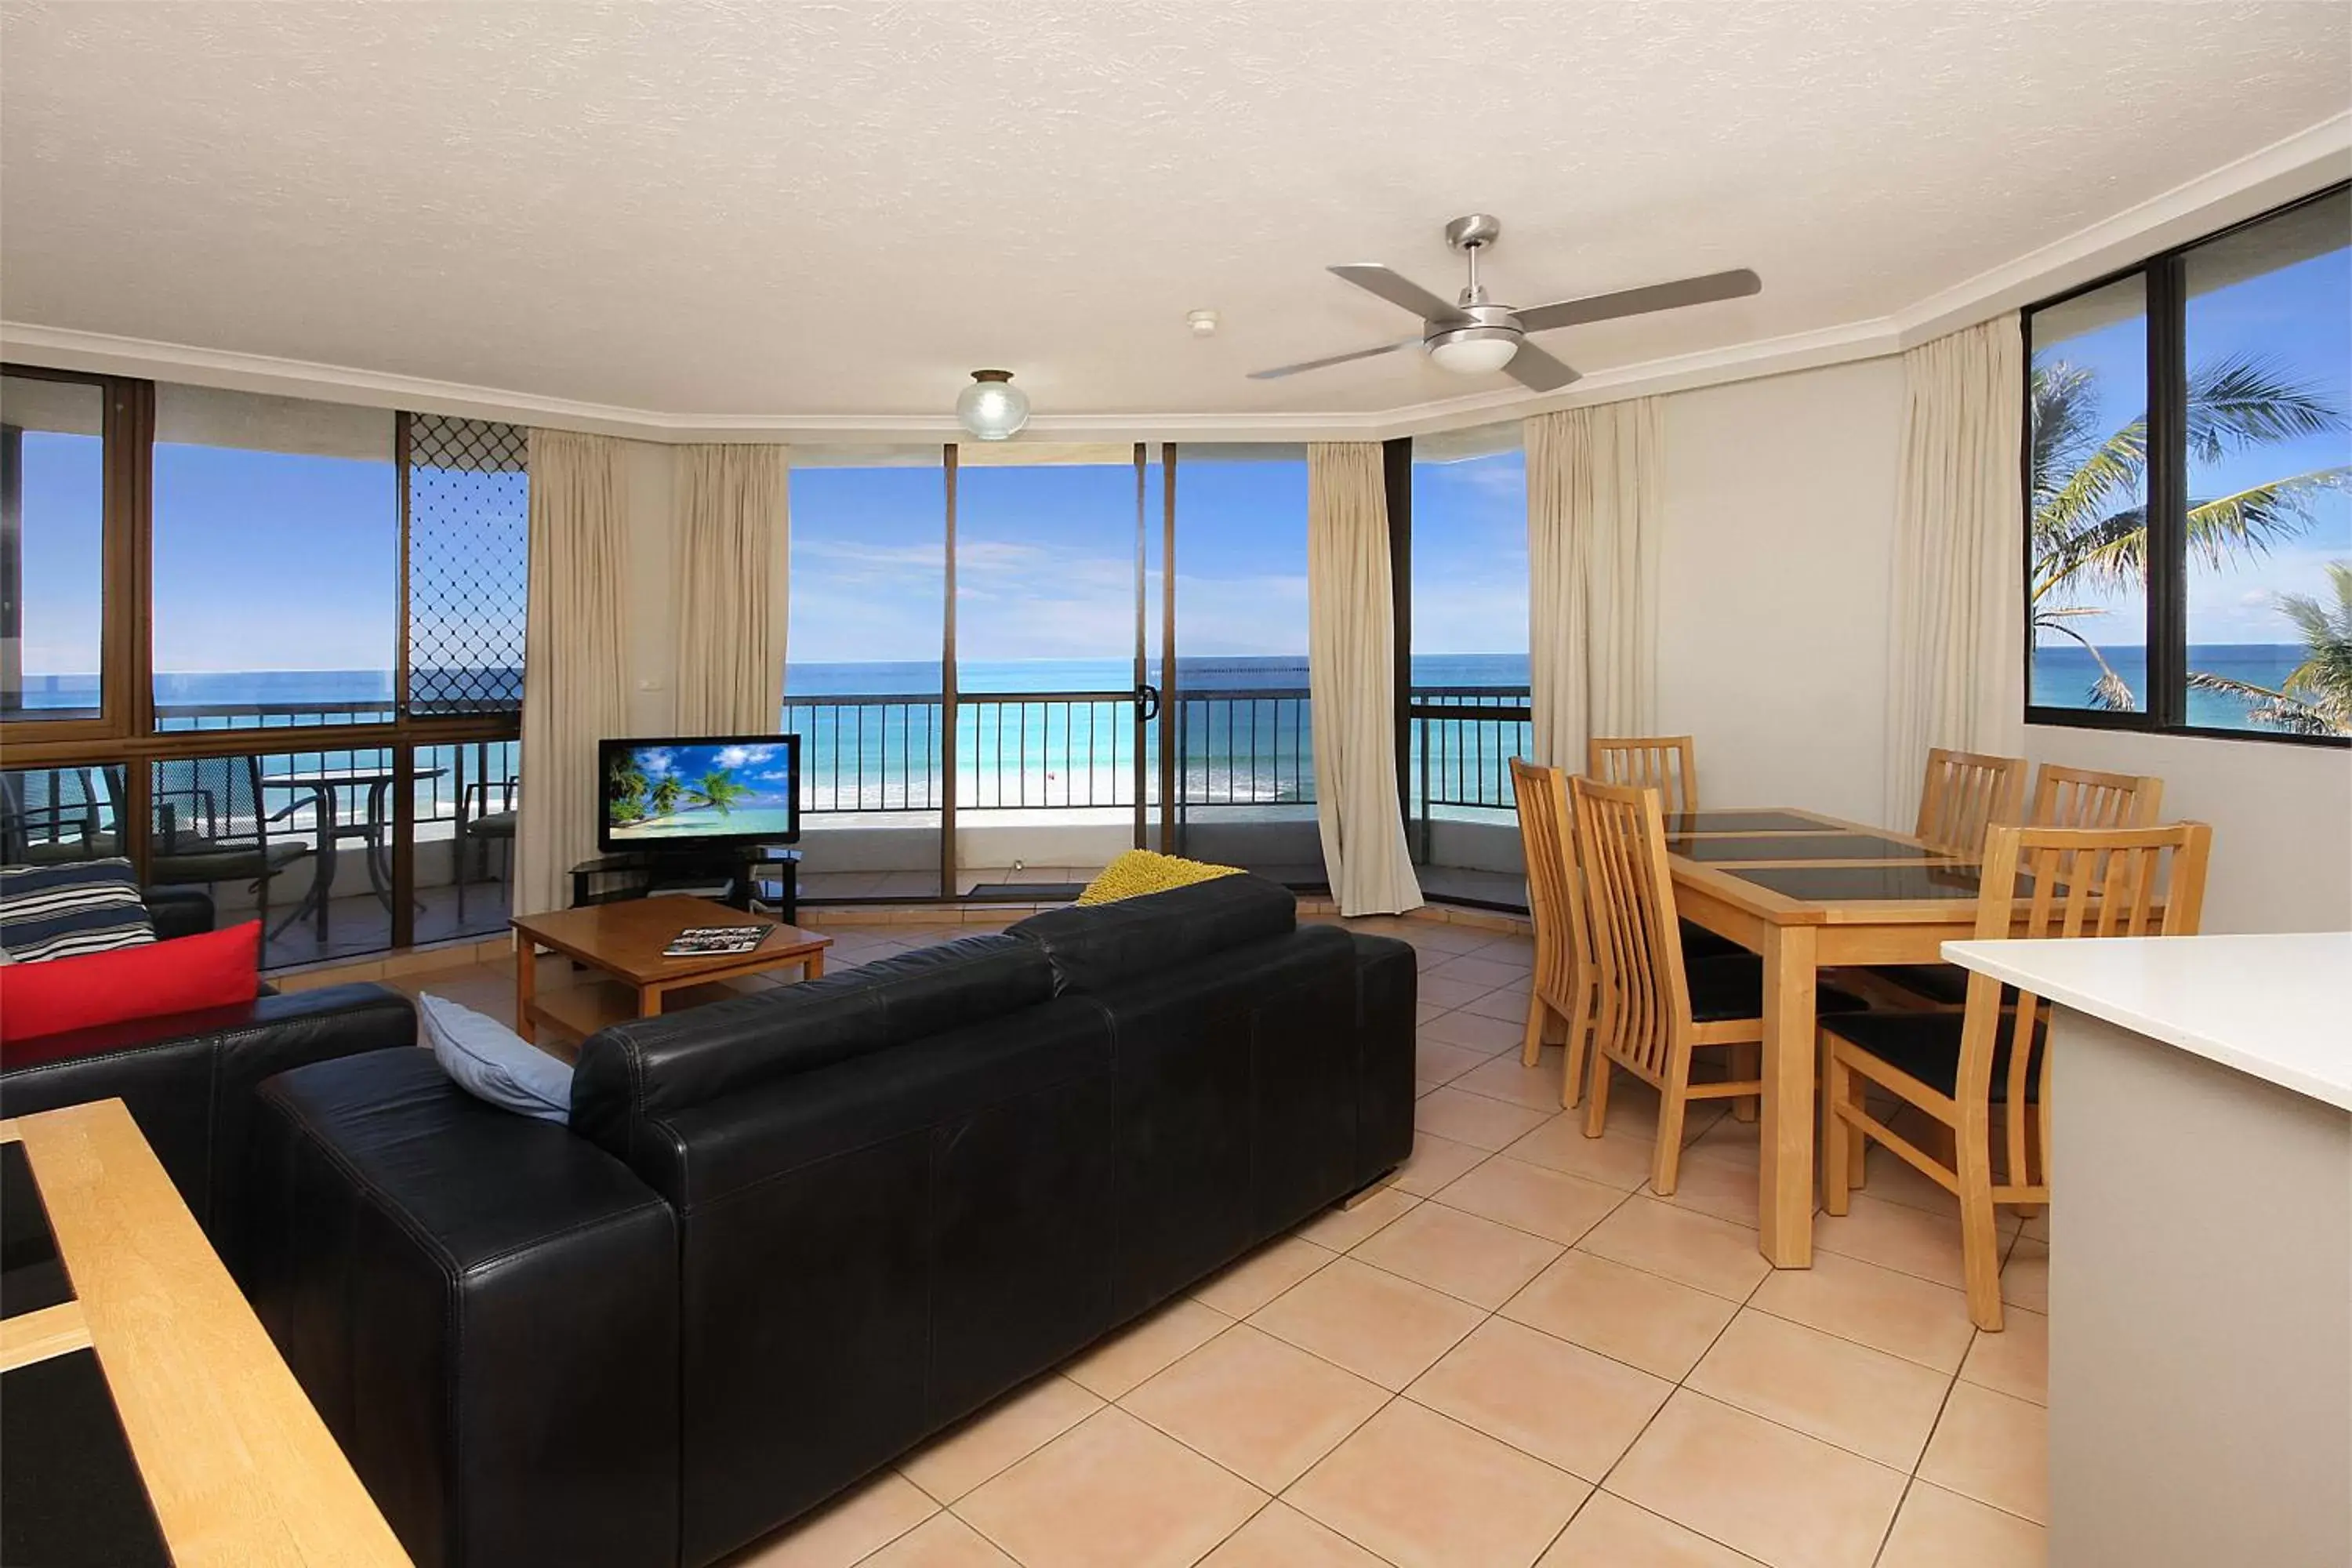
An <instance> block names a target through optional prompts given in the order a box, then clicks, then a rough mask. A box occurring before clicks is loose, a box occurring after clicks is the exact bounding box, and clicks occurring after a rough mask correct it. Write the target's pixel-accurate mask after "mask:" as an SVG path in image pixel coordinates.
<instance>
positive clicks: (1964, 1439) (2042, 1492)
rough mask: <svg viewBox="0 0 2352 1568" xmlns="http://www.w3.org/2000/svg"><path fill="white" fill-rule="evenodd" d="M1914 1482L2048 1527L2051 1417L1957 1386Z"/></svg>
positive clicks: (2004, 1397) (2022, 1403) (2025, 1403)
mask: <svg viewBox="0 0 2352 1568" xmlns="http://www.w3.org/2000/svg"><path fill="white" fill-rule="evenodd" d="M1919 1479H1921V1480H1924V1481H1932V1482H1934V1483H1935V1484H1936V1485H1937V1486H1939V1487H1942V1488H1943V1489H1945V1490H1946V1491H1954V1492H1958V1493H1959V1494H1960V1495H1961V1496H1963V1497H1969V1498H1974V1499H1975V1500H1977V1501H1979V1502H1981V1503H1989V1504H1990V1505H1991V1506H1992V1507H1994V1508H1997V1509H2000V1510H2001V1511H2002V1512H2004V1513H2013V1514H2017V1515H2019V1516H2020V1517H2021V1518H2024V1519H2030V1520H2032V1521H2034V1522H2035V1523H2037V1524H2047V1523H2048V1522H2050V1413H2049V1412H2048V1411H2047V1410H2045V1409H2043V1408H2042V1406H2041V1405H2036V1404H2034V1403H2032V1401H2031V1400H2025V1399H2012V1398H2011V1397H2010V1396H2009V1395H2008V1394H1996V1393H1994V1392H1993V1391H1992V1390H1991V1389H1990V1388H1979V1387H1978V1386H1977V1385H1976V1384H1973V1383H1956V1384H1953V1385H1952V1393H1951V1397H1950V1398H1948V1399H1947V1400H1946V1401H1945V1402H1944V1415H1943V1418H1942V1419H1941V1420H1939V1421H1937V1423H1936V1435H1935V1436H1933V1437H1931V1438H1929V1439H1928V1441H1927V1455H1926V1457H1924V1458H1921V1459H1920V1461H1919Z"/></svg>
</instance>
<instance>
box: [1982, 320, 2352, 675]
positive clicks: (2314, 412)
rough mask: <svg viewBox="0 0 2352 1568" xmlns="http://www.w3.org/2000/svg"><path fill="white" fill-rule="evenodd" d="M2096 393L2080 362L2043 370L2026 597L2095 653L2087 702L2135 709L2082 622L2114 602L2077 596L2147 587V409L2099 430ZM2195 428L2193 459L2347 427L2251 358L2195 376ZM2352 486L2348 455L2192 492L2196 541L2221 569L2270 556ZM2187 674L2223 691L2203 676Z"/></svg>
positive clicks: (2036, 406) (2038, 625) (2043, 623)
mask: <svg viewBox="0 0 2352 1568" xmlns="http://www.w3.org/2000/svg"><path fill="white" fill-rule="evenodd" d="M2097 394H2098V377H2097V375H2096V374H2095V373H2094V372H2092V371H2090V370H2088V369H2085V368H2084V367H2082V366H2080V365H2074V364H2069V363H2065V362H2064V361H2063V360H2062V361H2054V362H2052V363H2046V364H2036V365H2035V366H2034V367H2033V373H2032V387H2031V392H2030V396H2031V399H2032V408H2031V410H2030V412H2031V416H2032V424H2031V426H2030V430H2031V435H2030V441H2031V451H2030V463H2029V472H2030V479H2029V486H2030V495H2029V498H2028V499H2029V504H2030V505H2031V506H2032V512H2033V542H2032V555H2033V563H2032V577H2033V581H2032V589H2031V592H2030V595H2029V598H2030V605H2031V614H2032V624H2033V627H2034V629H2035V631H2037V632H2041V631H2050V632H2056V633H2058V634H2060V635H2062V636H2064V637H2072V638H2073V639H2074V641H2076V642H2078V643H2080V644H2082V645H2083V647H2084V648H2086V649H2088V650H2089V652H2090V655H2091V657H2092V658H2094V659H2095V660H2096V661H2097V662H2098V666H2099V675H2098V678H2097V679H2095V681H2094V682H2093V683H2092V687H2091V692H2090V699H2091V705H2092V706H2093V707H2095V708H2112V709H2129V708H2131V707H2133V706H2134V705H2135V704H2134V699H2133V697H2132V691H2131V688H2130V686H2129V685H2128V684H2127V683H2126V681H2125V680H2124V679H2123V678H2122V677H2121V676H2119V675H2117V674H2116V671H2115V668H2114V667H2112V666H2111V665H2109V664H2108V663H2107V661H2106V658H2105V656H2104V655H2103V654H2101V653H2100V651H2099V649H2098V647H2097V646H2096V645H2095V644H2094V643H2093V642H2092V641H2091V639H2090V638H2089V637H2085V636H2084V634H2083V633H2082V632H2080V631H2078V630H2076V629H2075V627H2074V624H2073V623H2074V622H2075V621H2078V620H2081V619H2083V618H2084V617H2086V616H2097V615H2101V614H2103V613H2105V612H2104V611H2103V610H2102V609H2101V607H2100V606H2098V605H2086V604H2080V603H2069V602H2067V601H2068V600H2069V599H2070V598H2072V597H2074V595H2075V594H2076V593H2079V592H2080V591H2083V590H2091V591H2093V592H2095V593H2106V592H2113V591H2115V590H2117V589H2121V588H2126V587H2138V588H2140V589H2142V590H2143V591H2145V589H2146V586H2147V502H2146V499H2145V498H2146V480H2147V415H2146V414H2144V413H2143V414H2141V415H2140V416H2138V417H2137V418H2135V419H2133V420H2131V421H2130V422H2129V423H2127V424H2126V425H2125V426H2122V427H2121V428H2120V429H2117V430H2114V431H2111V432H2107V433H2105V434H2104V435H2103V434H2102V433H2101V432H2100V429H2099V427H2098V425H2097V419H2098V395H2097ZM2187 424H2188V437H2189V441H2188V446H2189V458H2190V459H2191V460H2192V461H2197V462H2204V463H2214V462H2219V461H2221V459H2222V458H2225V457H2227V456H2228V455H2230V454H2231V452H2235V451H2243V450H2246V449H2248V448H2250V447H2261V446H2265V445H2268V444H2270V443H2273V442H2277V441H2290V440H2295V439H2298V438H2301V437H2309V436H2324V435H2327V434H2330V433H2332V432H2335V431H2338V430H2342V429H2344V428H2345V420H2344V415H2343V412H2342V411H2341V410H2339V409H2337V408H2336V406H2335V405H2332V404H2331V403H2329V402H2328V400H2327V399H2326V396H2325V395H2323V394H2322V393H2320V392H2319V391H2318V390H2317V389H2316V388H2315V387H2313V386H2310V385H2308V384H2297V383H2296V382H2294V381H2293V380H2292V379H2291V378H2289V377H2288V376H2287V375H2285V374H2284V373H2282V372H2281V371H2279V370H2277V369H2276V368H2275V367H2273V366H2271V365H2268V364H2265V363H2263V362H2262V361H2260V360H2258V359H2255V358H2253V357H2252V356H2251V355H2245V354H2232V355H2230V356H2228V357H2226V358H2223V359H2221V360H2219V361H2216V362H2214V363H2211V364H2208V365H2205V366H2203V367H2201V368H2200V369H2198V370H2197V371H2195V372H2193V373H2191V374H2190V375H2189V403H2188V409H2187ZM2345 489H2352V467H2347V466H2341V465H2339V466H2336V467H2333V468H2314V469H2312V470H2311V471H2309V472H2307V473H2302V474H2295V475H2293V476H2291V477H2288V478H2285V479H2273V480H2270V481H2268V482H2266V483H2263V484H2259V485H2254V486H2252V487H2250V488H2248V489H2242V490H2239V491H2237V492H2236V493H2234V494H2231V495H2224V496H2215V497H2213V498H2211V499H2210V500H2191V501H2190V502H2189V520H2188V521H2189V551H2190V552H2191V554H2192V555H2194V556H2195V557H2196V558H2198V559H2200V560H2201V561H2203V562H2205V563H2207V564H2208V565H2212V566H2223V565H2228V564H2230V563H2233V562H2236V561H2239V560H2242V559H2244V558H2246V557H2248V556H2258V555H2261V554H2263V553H2264V552H2267V551H2268V550H2269V549H2270V548H2271V546H2272V545H2273V544H2276V543H2278V542H2281V541H2283V540H2287V539H2292V538H2294V537H2295V536H2296V535H2297V534H2300V533H2301V532H2302V531H2304V530H2305V529H2306V528H2308V527H2309V526H2310V525H2311V523H2312V521H2313V518H2314V510H2313V508H2314V503H2315V502H2316V501H2317V500H2319V498H2320V497H2321V496H2323V495H2325V494H2326V493H2328V492H2331V491H2338V490H2345ZM2191 679H2192V680H2195V681H2198V682H2199V683H2200V684H2205V685H2208V688H2209V689H2221V688H2219V687H2215V686H2211V685H2210V682H2209V681H2207V680H2205V679H2203V678H2198V677H2192V678H2191Z"/></svg>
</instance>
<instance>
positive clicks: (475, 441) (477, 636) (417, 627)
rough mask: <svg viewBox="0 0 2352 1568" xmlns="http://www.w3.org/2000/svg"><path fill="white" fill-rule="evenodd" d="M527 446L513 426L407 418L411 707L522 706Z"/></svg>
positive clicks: (438, 710)
mask: <svg viewBox="0 0 2352 1568" xmlns="http://www.w3.org/2000/svg"><path fill="white" fill-rule="evenodd" d="M529 577H530V473H529V446H528V441H527V438H526V433H525V431H524V429H523V427H522V426H520V425H500V424H495V423H493V422H491V421H489V420H487V419H457V418H451V417H448V416H444V415H438V414H412V415H410V416H408V707H409V711H410V712H412V713H416V714H427V715H429V714H450V713H512V712H518V711H520V710H521V707H522V636H523V604H524V595H525V591H526V587H527V584H528V582H529Z"/></svg>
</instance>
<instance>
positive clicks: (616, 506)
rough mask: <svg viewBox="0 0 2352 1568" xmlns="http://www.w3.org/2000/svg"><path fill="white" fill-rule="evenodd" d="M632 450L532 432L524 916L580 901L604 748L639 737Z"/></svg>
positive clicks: (520, 848) (601, 439)
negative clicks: (574, 883)
mask: <svg viewBox="0 0 2352 1568" xmlns="http://www.w3.org/2000/svg"><path fill="white" fill-rule="evenodd" d="M621 453H622V448H621V443H620V442H618V441H616V440H614V439H613V438H611V437H605V436H576V435H572V434H571V433H569V432H566V431H561V430H533V431H532V432H531V433H530V607H529V609H528V610H527V611H526V612H525V616H524V623H523V659H522V779H521V795H520V801H519V803H518V816H517V819H516V824H515V874H514V911H515V913H517V914H519V915H528V914H538V913H540V912H541V911H543V910H560V909H563V908H565V907H567V906H568V905H569V904H570V903H571V902H572V893H571V870H572V866H573V865H574V864H576V863H577V862H579V861H581V860H583V859H586V858H588V857H589V856H591V855H593V854H594V853H595V852H596V813H597V811H598V810H599V809H601V805H600V803H601V801H602V799H603V793H604V792H603V787H602V784H601V781H599V780H598V779H597V777H596V742H598V741H600V740H602V739H604V737H606V736H610V735H624V734H626V733H627V732H628V700H627V690H626V687H625V680H624V677H623V673H622V663H621V660H622V650H623V649H624V648H625V647H626V646H627V643H628V633H627V626H626V624H625V622H626V616H627V607H628V597H627V595H625V593H624V592H623V591H622V565H621V563H623V562H624V561H625V559H626V552H627V538H626V531H627V527H626V523H627V507H628V486H627V483H626V479H625V475H624V473H623V471H622V466H621V464H622V455H621Z"/></svg>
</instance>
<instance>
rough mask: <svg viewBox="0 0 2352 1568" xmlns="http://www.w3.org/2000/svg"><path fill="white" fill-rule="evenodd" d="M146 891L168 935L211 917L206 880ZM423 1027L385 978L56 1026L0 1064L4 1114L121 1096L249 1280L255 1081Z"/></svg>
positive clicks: (185, 932) (401, 1042)
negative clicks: (246, 1191) (20, 1055)
mask: <svg viewBox="0 0 2352 1568" xmlns="http://www.w3.org/2000/svg"><path fill="white" fill-rule="evenodd" d="M140 897H141V900H142V902H143V903H145V905H146V906H147V913H148V916H149V918H150V919H151V920H152V921H153V922H154V925H155V935H156V937H157V938H158V939H159V940H163V941H168V940H170V939H171V938H173V937H179V936H193V935H197V934H199V933H201V932H204V931H210V930H211V929H212V928H213V901H212V899H211V898H210V897H209V896H208V895H207V894H205V892H204V891H203V890H202V889H194V888H188V889H181V888H150V889H146V890H145V891H144V892H142V894H141V895H140ZM415 1037H416V1012H415V1007H414V1006H412V1005H410V1003H409V1000H408V998H407V997H405V996H403V995H401V994H399V993H398V992H396V991H392V990H388V989H386V988H385V987H383V986H381V985H373V984H351V985H334V986H325V987H321V988H320V989H318V990H314V991H303V992H298V993H295V994H289V995H278V994H275V993H273V992H271V991H270V990H269V988H268V986H263V987H261V988H260V991H259V994H257V995H256V996H255V998H254V999H253V1000H252V1001H251V1002H247V1003H240V1004H239V1005H236V1006H234V1007H214V1008H207V1009H205V1011H202V1012H196V1013H175V1014H171V1015H168V1016H163V1017H158V1018H140V1019H136V1020H133V1021H131V1022H130V1023H125V1024H110V1025H108V1026H104V1027H102V1028H92V1029H78V1030H74V1031H72V1032H70V1033H68V1034H61V1035H53V1036H48V1037H45V1038H43V1039H41V1040H40V1041H38V1042H37V1047H36V1049H35V1051H34V1053H33V1057H34V1059H31V1060H29V1061H27V1062H26V1063H25V1064H24V1065H21V1066H16V1067H12V1068H6V1069H5V1070H0V1116H30V1115H32V1114H33V1113H35V1112H36V1111H42V1110H56V1109H58V1107H59V1106H65V1105H80V1104H83V1103H85V1102H87V1101H89V1100H109V1099H117V1098H119V1099H121V1100H122V1101H123V1103H124V1104H125V1105H127V1106H128V1107H129V1108H130V1110H131V1120H132V1121H136V1122H137V1123H138V1124H139V1131H140V1132H141V1133H142V1135H143V1136H144V1137H145V1138H146V1140H147V1143H148V1146H149V1147H150V1148H152V1150H154V1152H155V1157H156V1159H157V1160H159V1161H160V1162H161V1163H163V1169H164V1171H165V1172H166V1173H169V1174H170V1176H171V1178H172V1183H173V1185H174V1186H175V1187H177V1188H178V1189H179V1192H180V1196H181V1197H182V1198H183V1199H184V1200H185V1201H186V1203H187V1205H188V1208H189V1211H190V1212H191V1213H193V1214H194V1215H195V1217H196V1223H197V1224H198V1225H200V1226H203V1227H204V1230H205V1236H206V1237H208V1238H210V1240H211V1242H212V1244H213V1248H214V1250H215V1252H217V1253H219V1254H220V1256H221V1258H222V1260H223V1261H224V1262H226V1264H227V1265H228V1268H229V1271H230V1272H231V1273H232V1274H234V1275H236V1276H237V1277H238V1278H239V1279H242V1278H243V1277H244V1274H245V1268H244V1264H245V1245H244V1231H245V1226H244V1220H245V1205H244V1204H243V1202H242V1193H243V1188H244V1181H243V1177H244V1173H245V1169H246V1136H247V1130H248V1128H249V1127H250V1126H251V1124H252V1121H253V1106H254V1089H255V1087H256V1086H257V1085H258V1084H259V1083H260V1082H261V1081H262V1080H263V1079H267V1078H270V1077H273V1076H275V1075H276V1074H278V1073H281V1072H284V1071H285V1070H286V1069H287V1068H297V1067H301V1066H303V1065H305V1064H306V1063H310V1062H317V1061H324V1060H327V1059H329V1058H334V1057H341V1056H348V1055H351V1054H352V1053H355V1052H361V1051H376V1050H382V1049H383V1048H384V1047H387V1046H405V1045H409V1044H411V1043H412V1042H414V1041H415Z"/></svg>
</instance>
